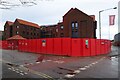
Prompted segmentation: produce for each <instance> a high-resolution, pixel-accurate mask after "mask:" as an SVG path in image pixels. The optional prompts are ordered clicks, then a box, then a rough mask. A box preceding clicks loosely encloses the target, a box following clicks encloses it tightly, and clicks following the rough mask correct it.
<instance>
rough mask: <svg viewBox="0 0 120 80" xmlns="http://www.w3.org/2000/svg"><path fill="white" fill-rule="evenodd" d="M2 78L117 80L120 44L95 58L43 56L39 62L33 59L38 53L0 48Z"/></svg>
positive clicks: (38, 55)
mask: <svg viewBox="0 0 120 80" xmlns="http://www.w3.org/2000/svg"><path fill="white" fill-rule="evenodd" d="M1 51H2V59H1V60H0V63H1V65H2V73H1V74H2V78H5V79H9V78H13V79H15V80H16V78H19V79H21V80H23V79H29V80H30V79H31V80H33V79H38V80H42V79H46V80H68V79H70V80H73V79H75V80H76V79H78V80H81V79H92V80H93V79H99V80H101V79H102V80H103V79H111V80H119V79H118V77H119V75H118V73H119V71H120V70H119V68H118V62H119V61H118V58H119V54H120V53H119V51H120V48H119V47H115V46H112V52H111V53H110V54H107V55H101V56H94V57H67V56H55V55H44V59H43V61H41V62H36V61H37V59H38V58H39V57H40V56H41V54H35V53H26V52H18V51H17V50H1ZM0 55H1V54H0Z"/></svg>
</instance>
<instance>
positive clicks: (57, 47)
mask: <svg viewBox="0 0 120 80" xmlns="http://www.w3.org/2000/svg"><path fill="white" fill-rule="evenodd" d="M53 50H54V54H55V55H61V54H62V39H61V38H54V49H53Z"/></svg>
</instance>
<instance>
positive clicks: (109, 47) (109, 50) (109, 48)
mask: <svg viewBox="0 0 120 80" xmlns="http://www.w3.org/2000/svg"><path fill="white" fill-rule="evenodd" d="M108 52H109V53H110V52H111V41H110V40H108Z"/></svg>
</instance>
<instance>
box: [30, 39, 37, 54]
mask: <svg viewBox="0 0 120 80" xmlns="http://www.w3.org/2000/svg"><path fill="white" fill-rule="evenodd" d="M30 42H31V49H32V51H31V52H33V53H36V52H37V51H36V50H37V47H36V46H37V42H36V39H32V40H31V41H30Z"/></svg>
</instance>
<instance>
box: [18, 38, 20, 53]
mask: <svg viewBox="0 0 120 80" xmlns="http://www.w3.org/2000/svg"><path fill="white" fill-rule="evenodd" d="M18 51H21V40H18Z"/></svg>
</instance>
